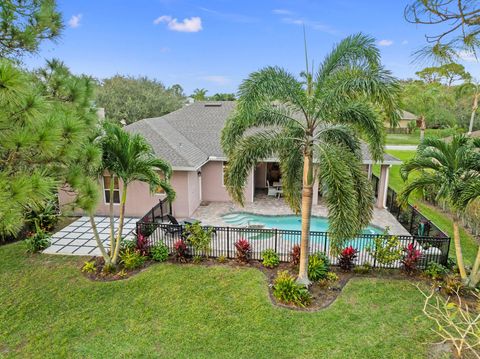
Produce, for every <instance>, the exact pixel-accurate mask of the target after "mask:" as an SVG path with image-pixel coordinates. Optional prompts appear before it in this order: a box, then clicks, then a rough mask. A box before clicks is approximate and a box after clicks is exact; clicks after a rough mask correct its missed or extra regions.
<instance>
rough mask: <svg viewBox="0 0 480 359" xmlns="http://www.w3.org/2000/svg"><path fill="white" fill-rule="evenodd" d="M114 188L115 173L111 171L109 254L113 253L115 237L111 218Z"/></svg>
mask: <svg viewBox="0 0 480 359" xmlns="http://www.w3.org/2000/svg"><path fill="white" fill-rule="evenodd" d="M114 190H115V175H114V174H113V173H112V174H111V176H110V201H109V202H110V203H109V210H110V255H113V250H114V248H113V243H114V237H115V223H114V220H113V191H114Z"/></svg>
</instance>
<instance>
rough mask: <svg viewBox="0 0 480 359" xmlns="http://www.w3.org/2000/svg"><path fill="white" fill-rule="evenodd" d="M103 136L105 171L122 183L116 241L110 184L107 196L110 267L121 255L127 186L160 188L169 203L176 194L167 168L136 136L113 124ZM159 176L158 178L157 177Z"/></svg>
mask: <svg viewBox="0 0 480 359" xmlns="http://www.w3.org/2000/svg"><path fill="white" fill-rule="evenodd" d="M104 128H105V136H104V137H103V140H102V149H103V163H104V169H105V170H107V171H108V172H109V174H111V175H112V179H113V178H115V177H118V178H119V179H120V180H121V183H122V186H123V187H122V193H121V196H120V214H119V224H118V230H117V234H116V238H115V239H113V202H112V201H113V195H112V194H113V190H112V187H113V182H114V181H113V180H111V181H110V182H111V185H110V188H111V190H112V191H111V192H110V194H111V195H110V221H111V222H110V225H111V231H110V236H111V248H110V255H111V258H112V264H116V263H117V260H118V254H119V251H120V242H121V239H122V231H123V224H124V219H125V204H126V200H127V190H128V185H129V184H130V183H132V182H134V181H140V182H145V183H148V184H149V185H150V190H151V191H152V192H153V191H155V190H156V189H158V187H160V188H162V189H163V190H164V191H165V193H166V195H167V197H168V199H169V200H170V201H172V200H173V199H174V198H175V191H174V190H173V188H172V186H171V185H170V183H169V179H170V176H171V174H172V167H171V166H170V164H169V163H168V162H166V161H164V160H162V159H160V158H158V157H156V156H155V154H154V152H153V149H152V147H151V146H150V144H149V143H148V142H147V141H146V140H145V138H143V137H142V136H141V135H139V134H131V133H129V132H126V131H125V130H123V129H122V128H121V127H119V126H117V125H115V124H110V123H108V124H106V125H105V126H104ZM159 174H161V175H159Z"/></svg>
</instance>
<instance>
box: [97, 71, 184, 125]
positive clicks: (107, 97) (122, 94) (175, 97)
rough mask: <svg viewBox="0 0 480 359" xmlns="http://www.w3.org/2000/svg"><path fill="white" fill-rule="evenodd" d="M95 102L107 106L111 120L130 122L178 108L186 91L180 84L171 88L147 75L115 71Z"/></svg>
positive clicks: (99, 91)
mask: <svg viewBox="0 0 480 359" xmlns="http://www.w3.org/2000/svg"><path fill="white" fill-rule="evenodd" d="M96 102H97V105H98V106H99V107H103V108H105V116H106V117H107V119H108V120H111V121H114V122H115V123H117V124H131V123H133V122H136V121H140V120H142V119H144V118H152V117H160V116H163V115H165V114H167V113H169V112H172V111H175V110H178V109H179V108H181V107H182V106H183V104H184V103H185V95H184V94H183V90H182V88H181V87H180V86H179V85H173V86H172V87H170V88H168V87H165V85H164V84H163V83H161V82H160V81H157V80H152V79H149V78H147V77H138V78H136V77H130V76H122V75H115V76H113V77H111V78H108V79H104V80H103V81H102V83H101V86H99V87H98V90H97V98H96Z"/></svg>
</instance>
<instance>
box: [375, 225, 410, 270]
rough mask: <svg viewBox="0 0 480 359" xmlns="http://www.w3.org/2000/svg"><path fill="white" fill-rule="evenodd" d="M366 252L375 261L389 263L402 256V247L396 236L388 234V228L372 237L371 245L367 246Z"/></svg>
mask: <svg viewBox="0 0 480 359" xmlns="http://www.w3.org/2000/svg"><path fill="white" fill-rule="evenodd" d="M366 249H367V252H368V253H369V254H370V255H371V256H372V257H373V258H374V259H375V261H376V262H377V263H380V264H383V265H389V264H391V263H393V262H395V261H398V260H400V259H401V258H402V247H401V246H400V240H399V239H398V237H397V236H391V235H389V234H388V230H385V233H384V234H383V235H381V236H376V237H375V238H373V245H369V246H367V248H366Z"/></svg>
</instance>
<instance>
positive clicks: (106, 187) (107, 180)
mask: <svg viewBox="0 0 480 359" xmlns="http://www.w3.org/2000/svg"><path fill="white" fill-rule="evenodd" d="M111 180H112V177H111V176H103V193H104V198H105V203H110V196H111V195H112V194H111V193H110V184H111ZM113 203H114V204H119V203H120V187H119V186H118V177H114V180H113Z"/></svg>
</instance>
